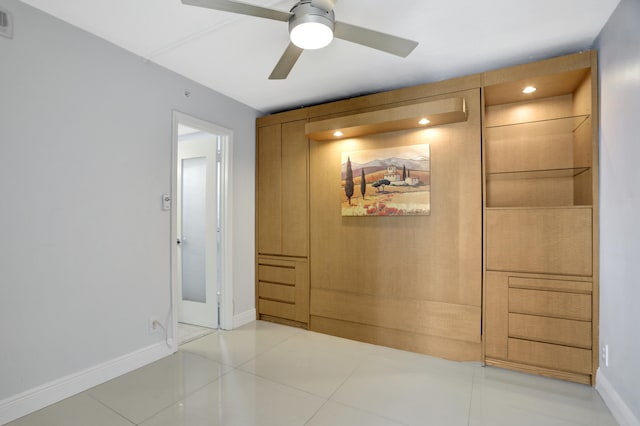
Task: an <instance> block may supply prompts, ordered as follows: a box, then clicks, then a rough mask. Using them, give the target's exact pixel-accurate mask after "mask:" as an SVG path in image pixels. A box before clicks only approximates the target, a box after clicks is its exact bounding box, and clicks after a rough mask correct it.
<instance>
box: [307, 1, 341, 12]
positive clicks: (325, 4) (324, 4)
mask: <svg viewBox="0 0 640 426" xmlns="http://www.w3.org/2000/svg"><path fill="white" fill-rule="evenodd" d="M337 1H338V0H311V6H313V7H319V8H320V9H323V10H326V11H327V12H329V11H331V10H333V8H334V7H335V6H336V2H337Z"/></svg>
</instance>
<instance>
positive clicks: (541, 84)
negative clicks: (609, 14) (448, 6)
mask: <svg viewBox="0 0 640 426" xmlns="http://www.w3.org/2000/svg"><path fill="white" fill-rule="evenodd" d="M484 82H485V87H484V94H485V97H484V113H485V115H484V118H485V120H484V122H483V123H484V136H485V138H484V146H485V150H484V157H483V158H484V164H485V216H484V217H485V282H484V283H485V298H484V311H483V313H484V319H485V321H484V335H483V339H484V349H485V352H484V354H485V362H486V363H487V364H491V365H497V366H501V367H505V368H511V369H516V370H520V371H526V372H530V373H535V374H541V375H545V376H551V377H556V378H561V379H565V380H571V381H576V382H581V383H587V384H593V383H594V380H595V372H596V369H597V367H598V356H597V354H598V280H597V271H598V227H597V223H598V179H597V170H598V155H597V154H598V133H597V132H598V130H597V129H598V120H597V119H598V116H597V113H598V109H597V104H598V102H597V68H596V54H595V52H583V53H577V54H574V55H568V56H565V57H559V58H552V59H548V60H545V61H540V62H536V63H532V64H525V65H519V66H515V67H511V68H506V69H503V70H496V71H490V72H487V73H485V74H484ZM527 86H531V87H533V88H535V89H530V90H527V91H524V90H523V89H524V88H525V87H527ZM527 92H528V93H527Z"/></svg>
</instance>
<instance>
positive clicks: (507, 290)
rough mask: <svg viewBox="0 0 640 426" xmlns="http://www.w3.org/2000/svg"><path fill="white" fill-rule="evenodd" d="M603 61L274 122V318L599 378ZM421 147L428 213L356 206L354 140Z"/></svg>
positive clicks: (270, 237) (262, 226)
mask: <svg viewBox="0 0 640 426" xmlns="http://www.w3.org/2000/svg"><path fill="white" fill-rule="evenodd" d="M596 71H597V68H596V53H595V52H581V53H577V54H573V55H568V56H564V57H559V58H553V59H549V60H544V61H540V62H535V63H530V64H525V65H519V66H515V67H510V68H506V69H500V70H495V71H489V72H485V73H481V74H476V75H472V76H467V77H462V78H458V79H453V80H447V81H443V82H437V83H430V84H424V85H420V86H415V87H412V88H406V89H400V90H394V91H391V92H385V93H378V94H373V95H367V96H363V97H359V98H353V99H347V100H342V101H337V102H332V103H327V104H323V105H316V106H313V107H308V108H302V109H298V110H293V111H287V112H282V113H278V114H274V115H272V116H266V117H262V118H260V119H258V121H257V162H256V164H257V174H256V179H257V181H256V191H257V192H256V203H257V213H256V219H257V220H256V222H257V224H256V226H257V233H256V306H257V309H258V317H259V318H263V319H270V320H274V321H281V322H289V323H293V324H295V325H302V326H304V327H308V328H310V329H312V330H314V331H319V332H324V333H328V334H335V335H338V336H342V337H347V338H353V339H358V340H363V341H367V342H371V343H377V344H383V345H388V346H392V347H397V348H400V349H407V350H413V351H416V352H422V353H426V354H430V355H436V356H442V357H445V358H449V359H456V360H482V361H484V362H485V363H486V364H488V365H493V366H499V367H503V368H510V369H515V370H520V371H525V372H530V373H534V374H541V375H546V376H551V377H556V378H561V379H565V380H571V381H575V382H581V383H588V384H589V383H590V384H593V383H594V378H595V372H596V369H597V367H598V256H597V254H598V226H597V224H598V179H597V177H598V134H597V132H598V122H597V112H598V108H597V87H596V84H597V74H596ZM527 86H533V87H535V88H536V90H535V91H534V92H532V93H523V89H524V88H525V87H527ZM423 115H428V116H429V118H430V119H432V127H433V128H431V129H421V128H419V127H418V126H419V125H418V124H416V123H418V122H419V120H418V119H417V118H418V117H419V116H423ZM335 129H341V131H343V135H344V137H345V138H347V139H345V140H341V139H336V138H335V136H334V131H335ZM305 134H306V135H307V136H305ZM416 143H428V144H430V152H431V156H432V158H431V159H430V161H431V163H432V170H431V215H430V216H422V217H394V218H389V217H366V218H351V217H349V218H345V217H341V215H340V208H339V206H340V202H341V198H342V197H344V190H342V191H341V187H340V184H341V182H340V164H341V154H342V153H343V152H349V151H354V150H356V151H357V150H365V149H372V148H386V147H390V146H403V145H407V144H416ZM310 194H312V196H310Z"/></svg>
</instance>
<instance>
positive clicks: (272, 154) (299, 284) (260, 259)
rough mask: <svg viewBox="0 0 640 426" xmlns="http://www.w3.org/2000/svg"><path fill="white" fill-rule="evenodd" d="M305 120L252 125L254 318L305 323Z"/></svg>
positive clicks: (307, 271) (306, 194) (306, 237)
mask: <svg viewBox="0 0 640 426" xmlns="http://www.w3.org/2000/svg"><path fill="white" fill-rule="evenodd" d="M306 122H307V120H304V119H303V120H294V121H283V122H275V123H272V122H269V120H268V119H265V120H260V119H259V120H258V124H257V150H256V152H257V161H256V164H257V173H256V178H257V179H256V204H257V210H256V211H257V215H256V218H257V223H256V231H257V232H256V235H257V237H256V251H257V256H256V258H257V265H256V277H257V286H256V306H257V311H258V317H259V318H262V317H267V318H271V319H274V320H278V319H279V320H282V321H285V322H289V321H292V322H295V323H297V324H298V325H302V326H306V325H308V322H309V262H308V254H309V224H308V217H309V213H308V204H309V202H308V167H309V166H308V164H309V158H308V157H309V141H308V139H307V138H306V137H305V135H304V130H305V124H306Z"/></svg>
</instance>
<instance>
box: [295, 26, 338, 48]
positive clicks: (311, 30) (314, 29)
mask: <svg viewBox="0 0 640 426" xmlns="http://www.w3.org/2000/svg"><path fill="white" fill-rule="evenodd" d="M289 36H290V37H291V42H292V43H293V44H295V45H296V46H298V47H299V48H301V49H322V48H323V47H325V46H328V45H329V43H331V40H333V31H332V30H331V28H329V27H328V26H326V25H325V24H323V23H320V22H302V23H300V24H298V25H296V26H295V27H293V28H292V29H291V33H290V34H289Z"/></svg>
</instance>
